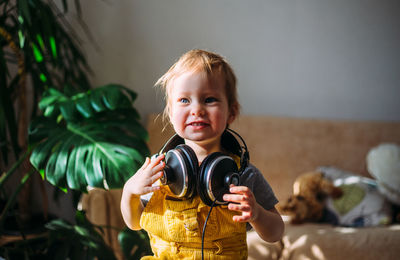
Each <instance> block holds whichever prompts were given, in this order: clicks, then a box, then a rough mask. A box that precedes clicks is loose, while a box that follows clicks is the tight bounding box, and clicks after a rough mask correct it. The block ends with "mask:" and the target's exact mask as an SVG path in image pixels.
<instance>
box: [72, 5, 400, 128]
mask: <svg viewBox="0 0 400 260" xmlns="http://www.w3.org/2000/svg"><path fill="white" fill-rule="evenodd" d="M81 4H82V9H83V16H84V19H85V21H86V23H87V24H88V26H89V28H91V31H92V33H93V35H94V38H95V40H96V42H97V44H98V47H99V48H100V51H97V50H96V48H95V47H94V46H93V44H91V43H90V42H89V41H88V40H87V38H84V41H85V44H84V48H85V50H86V53H87V55H88V60H89V63H90V65H91V66H92V68H93V70H94V72H95V76H94V77H93V83H95V84H96V85H102V84H106V83H109V82H116V83H122V84H124V85H126V86H128V87H130V88H132V89H133V90H135V91H136V92H138V94H139V97H138V100H137V102H136V107H137V108H138V110H139V112H140V113H141V114H142V116H144V117H145V116H146V115H147V114H148V113H150V112H160V111H161V110H162V108H163V105H164V104H163V100H162V93H160V92H157V91H156V90H155V89H154V88H153V84H154V83H155V81H156V80H157V79H158V78H159V77H160V76H161V75H162V74H163V73H164V72H165V71H166V70H167V69H168V68H169V66H170V65H172V63H173V62H174V61H175V60H176V59H177V58H178V57H179V56H180V55H181V54H182V53H184V52H186V51H187V50H189V49H192V48H204V49H207V50H210V51H215V52H218V53H220V54H222V55H223V56H225V57H226V58H227V59H228V61H230V63H231V64H232V66H233V68H234V69H235V71H236V74H237V77H238V81H239V85H238V88H239V96H240V102H241V105H242V113H243V114H269V115H278V116H282V115H283V116H295V117H314V118H315V117H316V118H333V119H361V120H365V119H366V120H400V102H399V97H400V52H399V46H400V29H399V28H400V18H399V17H400V2H399V1H397V0H392V1H391V0H335V1H333V0H332V1H323V0H299V1H295V0H279V1H278V0H276V1H272V0H246V1H245V0H206V1H204V0H203V1H200V0H168V1H166V0H120V1H98V0H97V1H93V0H92V1H82V3H81ZM78 31H79V30H78Z"/></svg>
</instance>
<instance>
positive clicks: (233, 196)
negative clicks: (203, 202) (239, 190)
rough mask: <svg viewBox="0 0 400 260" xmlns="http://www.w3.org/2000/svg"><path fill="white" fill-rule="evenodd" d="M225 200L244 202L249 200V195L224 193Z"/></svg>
mask: <svg viewBox="0 0 400 260" xmlns="http://www.w3.org/2000/svg"><path fill="white" fill-rule="evenodd" d="M223 200H225V201H231V202H236V203H242V202H244V201H246V200H247V197H246V196H245V195H243V194H224V196H223Z"/></svg>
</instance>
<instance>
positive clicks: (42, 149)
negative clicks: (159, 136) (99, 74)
mask: <svg viewBox="0 0 400 260" xmlns="http://www.w3.org/2000/svg"><path fill="white" fill-rule="evenodd" d="M135 97H136V94H135V93H134V92H132V91H131V90H128V89H126V88H124V87H123V86H120V85H107V86H104V87H101V88H97V89H94V90H91V91H88V92H84V93H78V94H76V95H73V96H71V97H68V96H66V95H64V94H63V93H61V92H59V91H57V90H54V89H51V90H49V91H48V92H47V93H46V95H45V97H44V98H43V99H42V101H41V102H40V108H41V109H42V110H43V111H44V116H42V117H39V118H37V119H36V120H34V121H33V122H32V124H31V125H30V129H29V137H30V144H31V145H34V146H35V148H34V149H33V151H32V154H31V157H30V161H31V163H32V165H34V167H35V168H36V169H37V170H38V171H39V172H40V173H41V175H42V177H43V178H44V179H47V180H48V181H49V182H50V183H51V184H53V185H55V186H58V187H60V188H63V189H65V188H67V187H69V188H71V189H77V190H81V191H86V190H87V186H91V187H99V188H121V187H122V186H123V184H124V183H125V181H126V180H127V179H128V178H129V177H130V176H131V175H132V174H134V173H135V171H137V169H138V168H140V166H141V164H142V162H143V161H144V158H145V156H148V154H149V151H148V148H147V146H146V143H145V141H146V140H147V131H146V130H145V129H144V128H143V127H142V126H141V124H140V123H139V121H138V119H139V116H138V113H137V112H136V110H135V109H134V108H133V106H132V103H133V101H134V98H135Z"/></svg>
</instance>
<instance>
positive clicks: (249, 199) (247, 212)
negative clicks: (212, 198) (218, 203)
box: [223, 185, 258, 222]
mask: <svg viewBox="0 0 400 260" xmlns="http://www.w3.org/2000/svg"><path fill="white" fill-rule="evenodd" d="M229 191H230V192H231V193H233V194H225V195H224V197H223V200H225V201H230V202H234V203H229V204H228V209H229V210H235V211H239V212H241V213H242V214H241V215H236V216H233V221H236V222H250V221H253V220H254V219H256V218H257V215H258V204H257V202H256V199H255V197H254V194H253V192H252V191H251V190H250V189H249V188H248V187H246V186H234V185H231V186H230V188H229Z"/></svg>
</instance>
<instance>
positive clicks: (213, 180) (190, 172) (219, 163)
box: [160, 128, 249, 206]
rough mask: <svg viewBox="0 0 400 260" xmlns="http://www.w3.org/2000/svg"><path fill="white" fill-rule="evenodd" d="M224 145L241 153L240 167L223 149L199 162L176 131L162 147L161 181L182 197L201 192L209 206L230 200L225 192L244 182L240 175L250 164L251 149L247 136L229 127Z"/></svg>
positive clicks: (232, 150)
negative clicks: (244, 137) (163, 155)
mask: <svg viewBox="0 0 400 260" xmlns="http://www.w3.org/2000/svg"><path fill="white" fill-rule="evenodd" d="M236 137H237V138H236ZM239 140H240V141H241V144H242V145H241V144H240V143H239ZM221 145H222V147H223V148H224V149H226V150H227V151H229V152H231V153H233V154H234V155H237V156H239V158H240V168H238V166H237V164H236V162H235V160H234V159H233V158H232V157H230V156H228V155H226V154H223V153H221V152H214V153H211V154H209V155H208V156H207V157H206V158H205V159H204V161H203V162H202V163H201V165H200V166H199V162H198V160H197V157H196V154H195V152H194V151H193V149H192V148H190V147H189V146H188V145H185V144H184V140H183V138H181V137H180V136H179V135H177V134H175V135H174V136H172V137H171V138H170V139H169V140H168V141H167V142H166V143H165V145H164V146H163V148H162V149H161V151H160V153H161V154H163V153H165V168H164V174H163V176H162V177H161V179H160V180H161V183H162V184H163V185H168V187H169V189H170V190H171V192H172V193H173V194H174V195H175V196H176V197H178V198H186V199H189V198H193V197H194V196H195V195H196V194H198V195H199V196H200V198H201V200H202V201H203V202H204V203H205V204H206V205H208V206H211V205H212V204H214V203H216V204H227V203H228V202H226V201H224V200H222V196H223V195H224V194H225V193H229V186H230V185H231V184H234V185H239V184H240V176H241V174H242V173H243V171H244V169H245V168H246V167H247V165H248V164H249V152H248V150H247V145H246V143H245V142H244V140H243V138H242V137H241V136H240V135H239V134H238V133H236V132H235V131H233V130H232V129H229V128H227V129H226V130H225V131H224V133H223V134H222V136H221Z"/></svg>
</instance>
